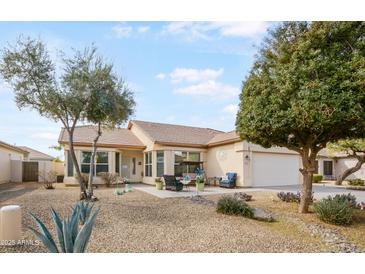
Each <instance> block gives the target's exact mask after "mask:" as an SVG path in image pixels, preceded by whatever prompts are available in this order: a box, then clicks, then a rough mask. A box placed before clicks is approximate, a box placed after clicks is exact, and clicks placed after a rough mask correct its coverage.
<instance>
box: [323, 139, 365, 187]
mask: <svg viewBox="0 0 365 274" xmlns="http://www.w3.org/2000/svg"><path fill="white" fill-rule="evenodd" d="M328 148H329V149H330V150H331V151H334V152H336V153H342V154H345V155H346V156H347V157H349V158H353V159H356V163H355V165H354V166H352V167H349V168H347V169H346V170H344V171H343V172H342V174H340V175H339V176H338V177H337V179H336V185H341V184H342V182H343V181H344V180H345V179H346V178H347V177H348V176H350V175H351V174H353V173H355V172H356V171H359V170H360V169H361V167H362V165H363V164H364V163H365V139H363V138H361V139H351V138H347V139H341V140H338V141H337V142H335V143H330V144H329V145H328Z"/></svg>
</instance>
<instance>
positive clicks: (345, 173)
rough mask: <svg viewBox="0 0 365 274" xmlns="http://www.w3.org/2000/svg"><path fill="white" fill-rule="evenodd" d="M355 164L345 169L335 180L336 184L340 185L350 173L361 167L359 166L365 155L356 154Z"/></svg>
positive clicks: (364, 161) (364, 160) (364, 159)
mask: <svg viewBox="0 0 365 274" xmlns="http://www.w3.org/2000/svg"><path fill="white" fill-rule="evenodd" d="M356 158H357V162H356V165H355V166H354V167H350V168H348V169H346V170H345V171H344V172H343V173H342V174H341V175H340V176H339V177H338V178H337V180H336V183H335V184H336V185H341V184H342V182H343V181H344V180H345V179H346V178H347V177H348V176H350V175H351V174H352V173H355V172H356V171H358V170H360V169H361V166H362V164H363V163H365V155H364V156H358V157H356Z"/></svg>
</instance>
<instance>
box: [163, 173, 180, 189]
mask: <svg viewBox="0 0 365 274" xmlns="http://www.w3.org/2000/svg"><path fill="white" fill-rule="evenodd" d="M163 179H164V181H165V189H166V190H173V191H181V190H182V189H183V187H184V185H183V184H182V183H181V182H180V181H179V180H176V177H175V176H174V175H164V176H163Z"/></svg>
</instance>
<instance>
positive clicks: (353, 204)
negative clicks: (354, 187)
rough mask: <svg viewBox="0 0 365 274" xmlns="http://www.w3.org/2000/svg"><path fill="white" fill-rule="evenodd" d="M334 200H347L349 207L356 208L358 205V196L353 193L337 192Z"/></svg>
mask: <svg viewBox="0 0 365 274" xmlns="http://www.w3.org/2000/svg"><path fill="white" fill-rule="evenodd" d="M333 200H337V201H340V202H346V203H347V204H348V205H349V207H353V208H356V206H357V202H356V197H355V196H354V195H352V194H351V193H348V194H341V195H340V194H336V195H335V196H334V197H333Z"/></svg>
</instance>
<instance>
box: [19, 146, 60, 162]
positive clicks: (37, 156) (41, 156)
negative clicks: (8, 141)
mask: <svg viewBox="0 0 365 274" xmlns="http://www.w3.org/2000/svg"><path fill="white" fill-rule="evenodd" d="M18 147H20V148H21V149H22V150H25V151H28V152H29V155H28V158H29V160H49V161H53V160H54V157H52V156H51V155H48V154H45V153H43V152H40V151H38V150H35V149H32V148H30V147H27V146H18Z"/></svg>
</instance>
